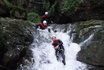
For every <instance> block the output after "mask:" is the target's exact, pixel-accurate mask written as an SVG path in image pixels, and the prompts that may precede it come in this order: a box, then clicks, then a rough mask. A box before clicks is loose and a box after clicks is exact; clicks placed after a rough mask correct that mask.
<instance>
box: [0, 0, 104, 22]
mask: <svg viewBox="0 0 104 70" xmlns="http://www.w3.org/2000/svg"><path fill="white" fill-rule="evenodd" d="M4 1H6V4H5V3H3V2H4ZM8 2H10V3H11V4H13V6H16V7H18V8H22V9H25V10H26V11H27V12H35V13H38V14H39V15H42V14H44V12H45V11H49V14H50V15H51V16H52V18H53V20H54V21H56V22H57V23H68V22H75V21H85V20H90V19H100V20H103V19H104V12H103V11H104V9H103V8H104V1H103V0H100V1H99V0H96V1H95V0H44V1H43V0H1V2H0V4H1V6H0V7H3V6H5V5H7V3H8ZM10 3H9V4H10ZM6 7H8V6H6ZM16 7H14V8H16ZM6 10H7V9H4V8H0V12H2V13H5V14H8V13H6ZM12 10H13V9H12ZM12 10H9V11H11V12H13V14H12V15H13V16H15V17H16V18H23V19H25V18H26V17H27V16H26V12H25V11H22V12H21V11H20V9H18V10H16V9H15V10H13V11H12ZM9 14H10V13H9ZM9 14H8V15H9ZM62 19H63V20H62Z"/></svg>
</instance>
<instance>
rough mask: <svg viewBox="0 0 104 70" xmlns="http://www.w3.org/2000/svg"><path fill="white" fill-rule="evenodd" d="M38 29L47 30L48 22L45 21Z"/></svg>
mask: <svg viewBox="0 0 104 70" xmlns="http://www.w3.org/2000/svg"><path fill="white" fill-rule="evenodd" d="M36 28H40V29H42V30H44V29H46V28H47V21H46V20H44V21H43V23H40V24H39V25H37V26H36Z"/></svg>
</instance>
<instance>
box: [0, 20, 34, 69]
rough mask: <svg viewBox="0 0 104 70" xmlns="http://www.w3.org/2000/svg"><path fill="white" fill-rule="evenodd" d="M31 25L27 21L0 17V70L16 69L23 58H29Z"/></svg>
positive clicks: (31, 38)
mask: <svg viewBox="0 0 104 70" xmlns="http://www.w3.org/2000/svg"><path fill="white" fill-rule="evenodd" d="M33 26H34V24H32V23H31V22H28V21H23V20H17V19H10V18H6V19H4V18H0V57H1V58H0V70H3V69H4V70H16V68H17V67H19V65H20V64H21V63H23V61H24V58H25V59H27V60H30V57H32V55H31V54H32V53H31V51H30V49H29V45H30V44H31V43H32V41H33V36H32V34H31V30H32V29H33Z"/></svg>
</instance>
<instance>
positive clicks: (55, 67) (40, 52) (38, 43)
mask: <svg viewBox="0 0 104 70" xmlns="http://www.w3.org/2000/svg"><path fill="white" fill-rule="evenodd" d="M61 26H64V25H59V27H58V26H56V27H55V26H50V27H49V28H50V29H51V32H48V30H47V29H46V30H40V29H38V30H37V32H35V33H34V42H33V43H32V44H31V47H32V48H31V50H32V52H33V58H32V59H33V60H34V62H33V63H31V65H32V66H31V67H29V69H28V70H87V65H86V64H84V63H82V62H79V61H77V59H76V58H77V53H78V52H79V51H80V50H81V48H80V45H79V44H77V43H73V42H72V38H73V35H72V38H70V34H69V33H70V31H71V28H69V27H70V25H68V28H67V30H66V31H65V28H63V27H61ZM55 29H56V30H57V32H54V30H55ZM52 35H56V37H57V38H58V39H60V40H62V42H63V45H64V48H65V57H66V65H63V63H62V62H60V61H57V59H56V56H55V50H54V47H53V46H52V40H51V36H52ZM23 70H24V69H23ZM25 70H26V69H25Z"/></svg>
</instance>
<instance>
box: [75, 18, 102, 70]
mask: <svg viewBox="0 0 104 70" xmlns="http://www.w3.org/2000/svg"><path fill="white" fill-rule="evenodd" d="M76 31H77V33H76V38H75V39H74V42H77V43H81V42H83V41H84V40H86V39H87V38H88V37H89V36H90V35H91V34H94V36H93V38H92V40H91V41H90V43H88V42H86V43H84V44H83V45H82V46H81V51H80V52H79V53H78V58H77V59H78V60H79V61H82V62H84V63H87V64H89V65H91V66H92V67H90V68H89V70H103V69H104V55H103V53H104V21H99V20H91V21H86V22H81V23H79V24H78V27H77V29H76Z"/></svg>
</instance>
